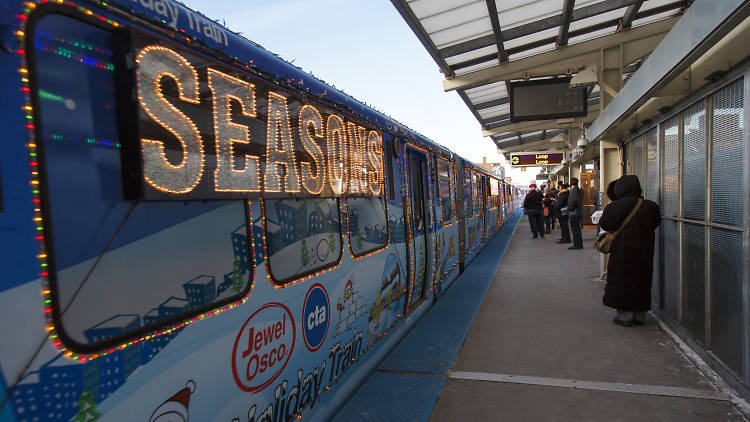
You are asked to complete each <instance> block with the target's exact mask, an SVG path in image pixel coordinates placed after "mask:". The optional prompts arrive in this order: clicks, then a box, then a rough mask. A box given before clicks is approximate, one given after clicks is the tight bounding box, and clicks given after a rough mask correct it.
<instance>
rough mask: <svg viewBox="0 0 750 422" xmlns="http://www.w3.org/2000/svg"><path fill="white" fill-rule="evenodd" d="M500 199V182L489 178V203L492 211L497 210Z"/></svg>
mask: <svg viewBox="0 0 750 422" xmlns="http://www.w3.org/2000/svg"><path fill="white" fill-rule="evenodd" d="M499 198H500V181H499V180H497V179H493V178H490V201H491V207H490V208H492V209H495V208H497V205H498V204H499V202H500V201H499Z"/></svg>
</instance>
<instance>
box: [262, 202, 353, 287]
mask: <svg viewBox="0 0 750 422" xmlns="http://www.w3.org/2000/svg"><path fill="white" fill-rule="evenodd" d="M363 199H364V198H363ZM264 208H265V217H266V222H265V224H266V251H267V252H268V269H269V271H270V274H269V275H270V276H271V279H272V280H274V282H276V283H278V284H283V283H286V282H289V281H292V280H295V279H297V278H300V277H303V276H306V275H309V274H312V273H314V272H316V271H320V270H321V269H324V268H328V267H332V266H334V265H336V264H338V262H339V260H340V259H341V225H340V223H339V202H338V200H337V199H335V198H309V199H267V200H265V201H264Z"/></svg>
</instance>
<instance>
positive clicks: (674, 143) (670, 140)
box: [661, 116, 680, 216]
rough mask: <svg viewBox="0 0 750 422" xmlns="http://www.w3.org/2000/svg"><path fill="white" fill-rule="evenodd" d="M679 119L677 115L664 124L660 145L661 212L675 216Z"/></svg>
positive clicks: (678, 160) (676, 210) (677, 184)
mask: <svg viewBox="0 0 750 422" xmlns="http://www.w3.org/2000/svg"><path fill="white" fill-rule="evenodd" d="M678 122H679V119H678V117H677V116H675V117H673V118H671V119H669V120H667V122H666V123H665V124H664V145H663V147H662V154H663V155H662V156H663V158H662V175H661V212H662V215H666V216H677V215H678V213H679V203H680V202H679V201H680V188H679V174H680V173H679V169H680V168H679V165H680V154H679V150H680V143H679V139H678V135H679V130H678Z"/></svg>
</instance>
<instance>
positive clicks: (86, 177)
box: [31, 14, 252, 345]
mask: <svg viewBox="0 0 750 422" xmlns="http://www.w3.org/2000/svg"><path fill="white" fill-rule="evenodd" d="M33 36H34V41H35V43H34V45H35V49H34V51H33V53H32V54H33V57H34V67H33V68H32V69H31V70H32V71H33V72H34V76H35V78H36V81H37V86H36V88H37V89H38V92H37V94H38V99H39V102H38V104H37V109H38V111H39V113H40V121H41V122H42V126H41V127H40V129H41V137H42V139H41V140H40V142H41V144H42V146H43V151H44V160H43V164H44V167H43V169H42V170H43V177H44V180H45V187H46V191H47V199H48V202H47V204H46V209H47V211H46V215H45V223H46V229H47V230H48V231H47V236H46V237H47V239H48V246H47V247H48V251H49V254H50V257H51V258H53V260H52V265H51V267H50V270H51V271H50V274H51V277H52V278H53V284H54V286H53V287H54V289H53V290H54V292H53V294H54V300H53V306H54V307H57V308H58V309H64V308H66V307H68V306H69V308H68V309H67V310H66V311H65V312H64V313H63V316H62V317H61V321H60V323H59V324H58V325H59V328H61V329H62V330H63V332H64V336H65V338H66V340H70V341H72V342H74V343H77V344H79V345H87V344H88V345H90V344H94V343H100V342H104V341H108V340H110V341H115V339H117V341H123V340H124V339H125V338H126V337H128V336H134V335H137V334H135V333H137V332H140V333H145V332H147V331H151V330H156V329H158V328H159V327H165V326H167V325H170V324H175V323H177V322H178V321H179V320H181V319H186V318H190V317H191V316H193V315H196V314H198V313H200V312H203V311H205V310H208V309H210V308H214V307H217V306H222V305H223V304H226V303H229V302H231V301H232V300H239V299H240V298H241V297H243V296H244V295H245V294H247V291H248V290H249V288H250V281H251V274H252V266H251V263H250V248H249V245H250V242H249V239H248V233H247V226H246V224H247V214H248V213H247V211H246V208H245V201H242V200H237V201H211V202H207V203H206V202H202V201H200V202H199V201H184V202H145V201H142V202H133V201H129V200H126V199H124V194H123V187H122V168H121V165H120V163H121V158H120V144H119V143H118V139H117V132H116V130H117V124H116V120H117V119H116V115H115V96H114V80H113V65H112V51H111V47H110V42H111V40H110V34H109V33H108V32H106V31H103V30H101V29H99V28H96V27H94V26H90V25H88V24H85V23H82V22H80V21H77V20H74V19H72V18H69V17H66V16H62V15H54V14H49V15H46V16H44V17H42V18H41V20H40V21H39V22H38V23H37V25H36V26H35V33H34V35H33ZM60 51H64V52H65V54H60V53H59V52H60ZM50 239H51V240H50ZM84 280H85V284H84ZM81 286H83V287H82V288H81V290H80V291H78V289H79V288H80V287H81ZM74 297H75V300H74V301H73V298H74ZM71 302H72V303H71Z"/></svg>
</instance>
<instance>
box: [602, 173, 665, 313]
mask: <svg viewBox="0 0 750 422" xmlns="http://www.w3.org/2000/svg"><path fill="white" fill-rule="evenodd" d="M641 193H642V190H641V184H640V182H639V181H638V177H637V176H632V175H628V176H623V177H621V178H619V179H617V181H616V182H615V184H614V198H612V199H613V201H612V202H611V203H610V204H609V205H607V207H606V208H604V213H603V214H602V216H601V219H600V220H599V226H600V227H601V228H602V229H603V230H606V231H608V232H614V231H617V229H618V228H620V225H621V224H622V223H623V222H624V221H625V219H626V218H627V216H628V214H630V211H632V209H633V207H634V206H635V205H636V203H637V202H638V198H641ZM660 221H661V212H660V211H659V206H658V205H657V204H656V203H655V202H653V201H649V200H643V203H642V204H641V206H640V208H639V209H638V211H637V212H636V214H635V216H633V218H632V219H631V220H630V221H629V222H628V224H627V225H626V226H625V227H624V228H623V229H622V231H620V233H619V234H618V235H617V237H615V240H614V241H613V242H612V248H611V250H610V254H609V262H608V264H607V286H606V287H605V289H604V298H603V300H602V301H603V302H604V305H605V306H608V307H610V308H614V309H616V310H617V316H616V317H615V319H614V322H615V323H616V324H618V325H622V326H625V327H631V326H632V325H633V324H634V323H635V324H642V323H643V321H644V320H645V318H646V311H648V310H649V309H651V278H652V275H653V268H654V230H656V228H657V227H658V226H659V223H660Z"/></svg>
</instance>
